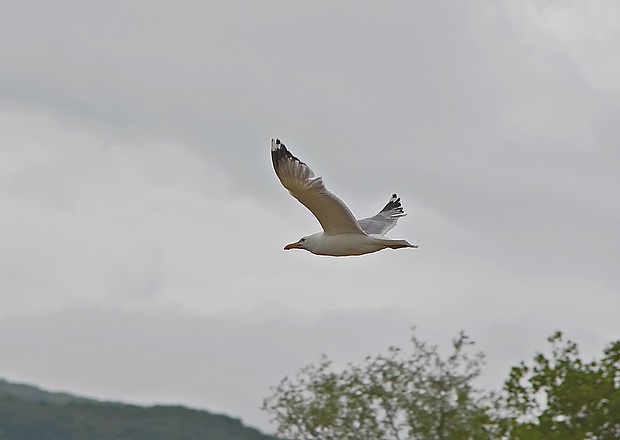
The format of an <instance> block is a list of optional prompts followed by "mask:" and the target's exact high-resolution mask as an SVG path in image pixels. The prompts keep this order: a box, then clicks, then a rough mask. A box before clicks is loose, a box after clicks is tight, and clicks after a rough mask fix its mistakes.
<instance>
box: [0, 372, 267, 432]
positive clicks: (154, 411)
mask: <svg viewBox="0 0 620 440" xmlns="http://www.w3.org/2000/svg"><path fill="white" fill-rule="evenodd" d="M35 439H36V440H86V439H88V440H194V439H196V440H198V439H200V440H276V438H275V437H272V436H269V435H265V434H262V433H261V432H259V431H258V430H256V429H254V428H249V427H247V426H244V425H243V424H242V423H241V421H239V420H237V419H234V418H231V417H228V416H224V415H217V414H211V413H209V412H207V411H200V410H195V409H190V408H186V407H183V406H150V407H144V406H137V405H125V404H121V403H116V402H102V401H98V400H94V399H87V398H83V397H77V396H73V395H71V394H67V393H52V392H48V391H44V390H41V389H40V388H37V387H34V386H30V385H24V384H15V383H10V382H7V381H5V380H2V379H0V440H35Z"/></svg>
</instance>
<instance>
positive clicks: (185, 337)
mask: <svg viewBox="0 0 620 440" xmlns="http://www.w3.org/2000/svg"><path fill="white" fill-rule="evenodd" d="M0 56H1V57H2V60H3V68H2V69H0V210H1V211H2V216H1V217H0V226H1V229H0V230H1V231H2V233H1V234H0V292H2V294H1V296H0V353H2V354H1V355H0V376H2V377H6V378H7V379H9V380H19V381H26V382H30V383H34V384H39V385H41V386H44V387H49V388H53V389H62V390H67V391H72V392H77V393H81V394H86V395H91V396H100V397H106V398H111V399H117V400H127V401H132V402H142V403H154V402H180V403H185V404H191V405H194V406H199V407H204V408H207V409H209V410H212V411H225V412H228V413H230V414H232V415H235V416H239V417H241V418H243V420H244V421H246V422H248V423H251V424H254V425H256V426H260V427H262V428H265V429H269V427H268V424H267V420H266V416H265V415H264V414H262V413H261V412H260V411H259V410H258V407H259V406H260V403H261V399H262V398H263V397H264V396H266V395H267V393H268V387H269V386H270V385H275V384H276V383H277V381H278V380H279V379H281V378H282V377H283V376H284V375H286V374H291V373H294V372H295V371H297V369H298V368H300V367H302V366H303V365H305V364H306V363H309V362H311V361H314V360H316V359H318V357H319V356H320V354H321V353H323V352H324V353H326V354H328V355H329V356H330V357H332V358H334V359H335V360H336V361H338V362H347V361H355V360H358V359H361V358H362V357H363V356H365V355H367V354H370V353H376V352H378V351H380V350H384V349H385V348H387V346H389V345H392V344H400V345H406V342H407V339H408V336H409V334H410V333H409V327H410V326H413V325H415V326H417V328H418V333H419V335H420V336H421V337H422V338H424V339H426V340H428V341H429V342H431V343H439V344H447V343H448V342H449V340H450V338H451V337H452V336H455V335H456V334H457V333H458V332H459V331H460V330H465V331H466V332H467V333H468V334H470V335H471V336H472V337H473V338H474V339H475V340H476V341H478V348H479V349H480V350H482V351H484V352H485V353H486V354H487V357H488V366H487V368H486V370H485V380H486V381H487V384H488V385H489V386H498V385H499V383H500V381H501V380H502V379H503V378H505V377H506V375H507V369H508V367H509V366H511V365H514V364H516V363H517V362H518V361H519V360H521V359H524V358H528V357H531V356H532V355H533V353H534V351H535V350H537V349H542V348H544V346H545V344H544V339H545V338H546V336H548V335H549V334H550V333H551V332H553V331H554V330H556V329H561V330H564V331H565V332H566V333H567V334H568V335H569V336H570V337H571V338H574V339H576V340H577V341H579V342H581V343H582V344H583V345H584V348H585V350H586V352H588V353H594V352H596V351H598V350H600V349H601V348H602V346H603V344H604V343H605V342H608V341H610V340H612V339H617V338H618V336H619V325H618V317H617V315H618V310H620V295H619V293H620V272H619V271H618V268H617V266H618V261H620V238H619V237H620V235H619V231H618V228H619V226H618V225H619V224H620V203H618V196H617V188H618V187H620V174H619V173H618V165H619V164H620V150H619V149H618V145H617V144H618V139H620V125H619V124H618V120H619V119H620V6H618V4H617V3H616V2H612V1H599V2H587V1H571V2H565V1H563V2H556V1H520V2H510V1H472V2H423V1H417V2H413V1H408V2H392V3H381V4H378V3H376V2H360V1H355V2H285V1H267V2H192V1H186V2H180V3H179V2H153V1H148V2H146V1H142V2H141V1H132V2H125V1H123V2H120V1H118V2H105V4H104V3H97V2H71V1H66V2H43V1H40V2H35V1H9V2H5V4H4V7H3V13H2V14H0ZM272 137H279V138H281V139H282V140H283V141H284V142H285V143H286V144H287V146H288V147H289V148H290V149H291V151H292V152H293V153H294V154H295V155H297V156H298V157H300V159H302V160H303V161H305V162H306V163H308V164H309V165H310V166H311V167H312V168H313V169H314V171H315V172H316V173H317V174H318V175H322V176H323V177H324V179H325V182H326V185H327V186H328V188H329V189H330V190H332V191H333V192H334V193H335V194H337V195H338V196H339V197H341V198H342V199H343V200H344V201H345V202H346V203H347V204H348V206H349V207H350V208H351V209H352V211H353V212H354V213H355V214H356V215H357V216H359V217H364V216H368V215H372V214H374V213H376V212H377V211H378V210H379V209H380V208H381V207H382V206H383V205H384V204H385V203H386V202H387V200H388V198H389V196H390V195H391V194H392V193H393V192H397V193H398V194H399V196H401V197H402V201H403V205H404V208H405V211H406V212H408V214H409V215H408V216H407V217H405V218H404V219H402V220H401V221H400V222H399V225H398V226H397V229H396V230H394V231H393V232H391V233H390V234H389V235H390V236H392V237H398V238H405V239H407V240H409V241H411V242H412V243H417V244H419V245H420V248H419V249H417V250H415V251H400V252H388V251H383V252H381V253H378V254H375V255H370V256H366V257H363V258H347V259H334V258H319V257H316V256H313V255H310V254H308V253H303V252H284V251H283V250H282V247H283V246H284V245H285V244H286V243H289V242H292V241H295V240H297V239H299V238H300V237H301V236H302V235H305V234H308V233H311V232H313V231H315V230H318V228H319V226H318V223H317V222H316V221H315V220H314V218H313V217H312V216H311V215H310V213H309V212H307V211H306V210H305V208H304V207H303V206H301V205H300V204H299V203H297V202H296V201H295V200H294V199H293V198H291V197H290V196H289V195H288V194H287V192H286V191H285V190H284V189H283V188H282V187H281V186H280V183H279V182H278V180H277V178H276V176H275V174H274V173H273V170H272V168H271V163H270V158H269V140H270V139H271V138H272Z"/></svg>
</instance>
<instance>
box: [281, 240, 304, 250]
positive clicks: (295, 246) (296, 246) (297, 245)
mask: <svg viewBox="0 0 620 440" xmlns="http://www.w3.org/2000/svg"><path fill="white" fill-rule="evenodd" d="M291 249H301V243H299V242H297V243H291V244H287V245H286V246H284V250H285V251H290V250H291Z"/></svg>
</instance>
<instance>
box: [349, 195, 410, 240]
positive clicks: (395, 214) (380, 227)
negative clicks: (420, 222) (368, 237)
mask: <svg viewBox="0 0 620 440" xmlns="http://www.w3.org/2000/svg"><path fill="white" fill-rule="evenodd" d="M406 215H407V214H405V211H404V210H403V207H402V205H401V204H400V197H398V196H397V195H396V194H392V197H391V198H390V201H389V202H388V203H387V205H385V206H384V207H383V209H382V210H381V211H380V212H379V213H378V214H377V215H375V216H372V217H368V218H365V219H362V220H358V223H359V225H360V227H361V228H362V229H363V230H364V232H365V233H367V234H379V235H385V234H386V233H387V231H389V230H390V229H392V228H393V227H394V226H396V222H397V221H398V219H399V218H401V217H404V216H406Z"/></svg>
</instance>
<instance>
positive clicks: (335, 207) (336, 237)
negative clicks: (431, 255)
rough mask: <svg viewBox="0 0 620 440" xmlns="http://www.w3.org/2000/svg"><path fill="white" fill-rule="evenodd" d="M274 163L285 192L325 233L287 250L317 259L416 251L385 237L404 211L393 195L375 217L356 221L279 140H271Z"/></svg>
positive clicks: (409, 246) (406, 244) (411, 246)
mask: <svg viewBox="0 0 620 440" xmlns="http://www.w3.org/2000/svg"><path fill="white" fill-rule="evenodd" d="M271 160H272V162H273V168H274V169H275V171H276V175H277V176H278V179H280V182H281V183H282V185H283V186H284V188H286V189H288V192H289V193H290V194H291V195H292V196H293V197H295V198H296V199H297V200H299V201H300V202H301V204H302V205H304V206H305V207H306V208H308V209H309V210H310V212H312V214H314V216H315V217H316V219H317V220H318V221H319V223H320V224H321V226H322V227H323V232H317V233H316V234H312V235H307V236H305V237H303V238H302V239H301V240H299V241H298V242H296V243H291V244H287V245H286V246H285V247H284V250H289V249H305V250H307V251H310V252H312V253H313V254H316V255H331V256H334V257H342V256H346V255H364V254H370V253H372V252H377V251H380V250H381V249H385V248H392V249H400V248H417V247H418V246H417V245H414V244H410V243H409V242H407V241H406V240H393V239H391V238H387V237H385V233H386V232H388V231H389V230H390V229H392V228H393V227H394V226H396V222H397V221H398V219H399V218H400V217H404V216H405V215H407V214H405V211H403V208H402V206H401V204H400V198H399V197H398V196H397V195H396V194H393V195H392V197H391V198H390V201H389V202H388V203H387V205H385V207H384V208H383V209H382V210H381V211H380V212H379V213H378V214H377V215H375V216H373V217H368V218H365V219H362V220H356V219H355V217H354V216H353V214H352V213H351V211H350V210H349V208H347V205H345V204H344V203H343V202H342V200H340V199H339V198H338V197H336V196H335V195H333V194H332V193H331V192H329V191H328V190H327V188H326V187H325V185H324V184H323V179H322V178H321V177H314V173H313V172H312V170H311V169H310V167H309V166H308V165H306V164H305V163H303V162H302V161H300V160H299V159H297V158H296V157H295V156H293V155H292V154H291V152H290V151H288V150H287V148H286V146H285V145H284V144H283V143H282V142H280V140H279V139H276V140H273V139H272V140H271Z"/></svg>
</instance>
